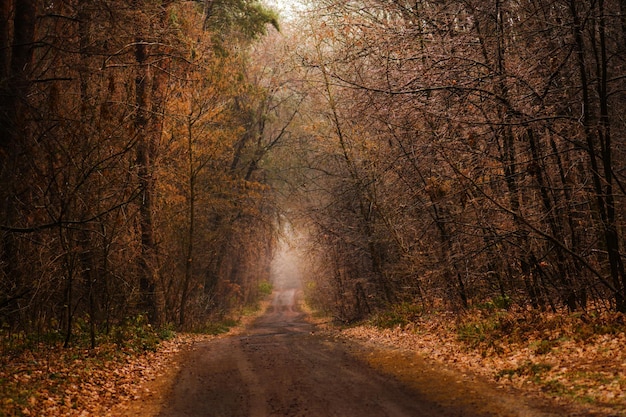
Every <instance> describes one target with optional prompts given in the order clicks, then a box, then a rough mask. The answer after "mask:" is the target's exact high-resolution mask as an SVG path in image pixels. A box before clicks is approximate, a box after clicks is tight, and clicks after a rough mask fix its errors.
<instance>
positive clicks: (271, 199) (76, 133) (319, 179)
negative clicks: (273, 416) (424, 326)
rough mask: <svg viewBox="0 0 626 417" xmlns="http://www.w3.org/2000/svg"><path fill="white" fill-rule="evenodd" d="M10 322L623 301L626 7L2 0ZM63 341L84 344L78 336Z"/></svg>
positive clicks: (1, 121)
mask: <svg viewBox="0 0 626 417" xmlns="http://www.w3.org/2000/svg"><path fill="white" fill-rule="evenodd" d="M1 7H2V10H1V11H0V13H1V15H0V43H1V44H0V54H1V55H0V97H1V100H0V213H1V215H0V325H1V326H2V332H3V335H22V336H20V337H23V335H37V336H38V337H43V335H49V334H53V333H54V334H56V335H57V337H58V340H59V342H60V343H62V344H63V345H65V346H66V347H68V346H71V345H72V344H74V343H75V338H77V337H83V336H84V335H88V340H89V343H90V344H91V346H92V347H94V346H96V345H97V344H98V340H99V338H100V337H101V336H103V335H107V334H108V333H109V332H111V331H112V329H114V328H116V327H118V326H120V325H121V324H122V323H124V322H127V321H128V320H145V321H146V323H150V324H151V325H153V326H166V325H169V326H173V327H174V328H176V329H184V330H190V329H200V328H202V326H205V325H206V323H208V322H210V321H214V320H218V319H221V318H223V317H225V316H227V315H228V314H230V313H232V312H233V311H236V310H238V309H242V308H244V307H245V306H249V305H254V304H255V303H256V302H257V301H258V300H259V299H260V297H262V296H263V295H264V294H265V293H266V292H267V287H268V285H270V284H269V282H270V264H271V261H272V257H273V255H274V254H275V253H276V251H277V248H278V247H279V245H280V244H283V243H284V242H285V241H288V243H289V244H290V245H294V246H297V247H298V250H300V251H301V253H302V254H303V255H302V256H303V259H306V262H305V264H304V265H303V266H302V267H301V273H302V276H303V280H304V290H305V293H306V297H307V300H308V302H309V304H310V305H311V306H312V307H314V308H316V309H319V310H322V311H325V312H327V313H328V314H330V315H332V316H333V317H335V318H336V319H338V320H339V321H341V322H346V323H347V322H352V321H356V320H361V319H364V318H367V317H369V316H371V315H373V314H375V313H377V312H379V311H381V310H384V309H386V308H389V307H390V306H398V305H405V306H407V305H408V306H412V308H419V309H423V310H429V309H445V310H447V311H452V312H461V311H464V310H467V309H470V308H472V307H475V306H477V305H482V306H485V305H489V306H492V307H493V308H498V309H514V308H522V309H530V310H532V311H552V312H587V311H600V312H622V313H624V312H626V271H625V267H624V254H623V251H624V245H625V244H626V241H625V238H624V237H625V235H626V205H625V204H624V199H625V197H626V147H625V145H626V143H625V142H626V136H624V134H625V132H626V119H625V113H624V112H625V111H626V101H625V99H626V90H625V88H626V76H625V75H626V71H625V68H626V2H624V1H621V0H620V1H618V0H583V1H580V0H516V1H512V0H492V1H488V2H486V1H484V0H463V1H457V0H445V1H408V0H363V1H334V0H317V1H310V2H309V4H308V8H307V9H306V11H304V12H302V13H301V14H299V15H298V16H293V15H292V16H289V17H288V18H284V17H283V18H281V15H280V14H279V13H278V12H277V11H275V10H273V9H272V7H271V6H268V5H263V4H261V3H260V2H258V1H254V0H212V1H211V0H209V1H205V0H203V1H177V0H80V1H79V0H61V1H49V0H19V1H18V0H14V1H4V2H2V6H1ZM76 343H77V342H76Z"/></svg>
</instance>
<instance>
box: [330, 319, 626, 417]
mask: <svg viewBox="0 0 626 417" xmlns="http://www.w3.org/2000/svg"><path fill="white" fill-rule="evenodd" d="M340 334H341V336H342V337H348V338H351V339H357V340H364V341H369V342H374V343H379V344H382V345H385V346H388V347H393V348H401V349H408V350H411V351H415V352H417V353H419V354H421V355H423V356H425V357H427V358H429V359H432V360H435V361H438V362H442V363H444V364H447V365H451V366H453V367H454V368H456V369H459V370H461V371H462V372H473V373H476V374H481V375H483V376H485V377H487V378H488V379H491V380H492V381H494V382H497V383H498V384H503V385H506V384H508V385H512V386H515V387H517V388H521V389H524V390H528V391H534V392H542V393H543V394H544V395H548V396H551V397H553V398H558V399H561V400H563V399H568V400H576V401H579V402H581V403H584V404H585V405H586V406H593V407H594V408H596V409H599V410H603V411H604V412H606V413H607V415H626V334H625V332H624V317H623V316H621V315H612V316H610V315H599V316H597V317H592V318H589V317H585V316H581V315H563V314H546V313H543V314H541V315H538V314H537V313H534V312H533V313H532V314H531V313H523V314H514V313H508V312H496V313H490V314H484V313H480V312H479V313H476V312H475V313H473V314H471V315H467V316H465V317H463V318H462V319H459V318H458V317H457V316H454V315H451V314H450V315H449V314H445V313H444V314H440V315H429V316H426V315H424V316H423V317H421V318H420V319H418V320H414V321H412V322H410V323H408V324H405V325H401V326H396V327H394V328H386V329H381V328H378V327H375V326H373V325H360V326H357V327H350V328H346V329H343V330H341V332H340Z"/></svg>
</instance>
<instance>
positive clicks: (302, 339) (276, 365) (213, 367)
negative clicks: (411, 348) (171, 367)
mask: <svg viewBox="0 0 626 417" xmlns="http://www.w3.org/2000/svg"><path fill="white" fill-rule="evenodd" d="M297 294H298V292H297V291H296V290H295V289H286V290H281V291H275V293H274V296H273V297H274V298H273V303H272V305H271V306H270V307H269V308H268V310H267V312H266V313H265V314H264V315H263V316H261V317H260V318H259V319H257V321H256V322H255V323H254V324H253V325H252V326H250V327H249V328H248V329H247V330H246V331H244V333H242V334H240V335H237V336H230V337H226V338H222V339H217V340H213V341H210V342H206V343H204V344H201V345H200V346H198V347H197V348H196V349H195V350H194V351H193V352H192V353H191V354H190V356H189V358H188V359H187V361H186V363H185V365H184V366H183V368H182V370H181V372H180V374H179V376H178V379H177V381H176V383H175V385H174V387H173V391H172V393H171V399H170V400H169V401H167V402H166V403H167V405H166V407H165V408H164V409H162V410H161V413H160V414H159V416H160V417H270V416H272V417H274V416H275V417H278V416H280V417H332V416H337V417H374V416H376V417H379V416H389V417H409V416H410V417H417V416H425V417H426V416H428V417H452V416H458V417H460V416H463V417H480V416H532V417H535V416H551V415H565V414H558V413H553V412H549V413H544V412H540V411H537V410H534V409H532V408H529V407H528V406H527V404H526V403H522V402H520V399H511V400H506V399H504V398H500V395H501V393H498V392H496V393H495V395H494V394H493V393H490V394H485V395H481V394H476V391H477V385H476V386H475V385H474V384H473V383H472V382H471V381H465V383H464V382H463V381H460V382H459V381H455V382H454V383H452V382H449V381H448V380H447V379H446V378H448V377H449V376H446V375H447V374H438V373H437V372H435V371H433V370H432V369H431V370H428V369H426V367H425V365H424V364H423V363H420V362H419V360H417V362H416V360H411V362H410V365H406V366H413V367H415V366H417V367H418V369H417V371H416V374H417V375H418V378H417V379H416V381H417V382H416V383H415V384H412V385H411V386H412V387H411V388H409V387H408V385H406V386H405V385H404V384H403V383H401V382H400V380H399V379H397V378H395V377H393V376H391V375H390V374H385V373H382V372H379V371H376V370H374V369H373V368H372V367H370V366H369V365H367V363H366V361H364V360H363V357H364V355H367V354H368V352H369V350H368V349H366V348H364V347H363V346H361V347H358V346H357V345H356V344H351V343H350V342H347V341H342V340H336V339H335V338H332V337H329V336H324V335H318V334H317V332H316V330H315V327H314V326H313V325H312V324H310V323H308V322H307V321H306V315H305V314H304V313H303V312H302V311H300V309H299V308H298V307H297V306H298V303H297V302H296V301H297V300H296V298H297ZM369 354H371V353H369ZM389 357H390V358H392V359H393V358H394V357H393V355H391V356H389ZM400 359H401V358H400ZM393 360H395V359H393ZM407 363H408V362H407ZM401 366H402V365H401ZM419 367H424V369H423V372H422V370H421V369H420V368H419ZM470 385H471V386H470ZM420 387H421V388H420ZM448 391H449V392H448ZM435 392H436V393H438V394H437V395H434V394H433V393H435ZM450 392H452V394H450ZM442 393H443V395H441V394H442ZM486 402H490V403H492V404H491V405H488V406H485V403H486Z"/></svg>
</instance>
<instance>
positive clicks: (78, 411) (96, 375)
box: [0, 301, 267, 417]
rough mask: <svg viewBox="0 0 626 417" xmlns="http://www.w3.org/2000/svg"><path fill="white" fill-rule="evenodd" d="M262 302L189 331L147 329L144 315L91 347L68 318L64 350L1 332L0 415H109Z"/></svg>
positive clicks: (53, 336)
mask: <svg viewBox="0 0 626 417" xmlns="http://www.w3.org/2000/svg"><path fill="white" fill-rule="evenodd" d="M266 304H267V302H266V301H261V302H260V303H259V304H257V305H254V306H250V307H246V308H242V309H240V311H239V312H236V314H235V316H227V317H223V318H221V319H214V320H212V321H209V322H206V323H205V324H203V325H201V326H197V327H196V328H195V329H194V331H193V332H190V333H179V332H176V331H174V326H173V325H166V326H163V327H160V328H154V327H152V326H151V325H150V324H148V322H147V320H145V318H144V317H143V316H137V317H133V318H129V319H127V320H126V321H124V322H123V323H120V324H119V325H117V326H114V327H112V328H111V329H110V331H109V333H108V334H100V335H98V339H97V342H98V344H97V347H96V348H94V349H90V337H89V333H88V327H87V326H86V325H85V324H84V323H81V322H77V323H75V329H74V337H73V339H72V341H73V344H72V347H70V348H63V347H62V346H63V337H62V335H61V334H60V333H58V332H51V333H46V334H39V335H26V334H23V333H8V332H6V331H2V332H0V417H23V416H41V417H53V416H78V417H84V416H108V415H109V414H108V413H109V411H110V409H111V408H112V407H113V406H115V405H119V404H120V403H124V402H128V401H131V400H132V399H134V398H136V397H138V396H139V395H140V386H141V384H142V383H143V382H145V381H149V380H152V379H154V378H155V377H156V376H157V375H158V374H160V373H162V372H165V371H164V370H165V369H166V368H167V367H168V366H170V365H169V363H170V362H169V361H170V360H171V359H172V358H173V356H174V355H175V354H176V353H177V352H179V351H181V350H183V349H187V348H189V347H190V346H191V345H192V344H194V343H196V342H199V341H203V340H211V339H212V338H214V337H215V336H217V335H220V334H224V333H228V332H236V331H238V329H239V328H240V327H242V326H244V325H245V324H246V323H247V322H249V321H251V320H253V319H254V318H255V317H256V316H257V315H258V314H260V312H262V311H263V310H264V308H265V306H266Z"/></svg>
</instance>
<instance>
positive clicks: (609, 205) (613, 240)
mask: <svg viewBox="0 0 626 417" xmlns="http://www.w3.org/2000/svg"><path fill="white" fill-rule="evenodd" d="M576 5H577V2H576V1H575V0H570V2H569V8H570V13H571V15H572V19H573V23H574V25H573V30H574V40H575V44H576V55H577V58H578V72H579V77H580V83H581V92H582V106H583V124H584V134H585V140H586V144H587V149H586V151H587V155H588V158H589V163H590V166H591V176H592V179H593V187H594V192H595V199H596V204H597V210H598V214H599V217H600V221H601V226H602V235H603V239H604V244H605V245H606V249H607V252H608V262H609V269H610V272H611V278H612V281H613V285H614V298H615V304H616V308H617V310H618V311H621V312H626V294H625V293H624V288H625V286H626V276H625V273H624V272H625V271H624V264H623V262H622V259H621V255H620V249H619V243H620V241H619V235H618V231H617V224H616V215H615V201H614V197H613V170H612V162H613V161H612V144H611V132H610V120H609V112H608V90H607V81H608V73H607V65H608V58H607V52H606V41H605V33H604V24H605V16H604V9H603V6H604V1H602V0H600V1H599V6H598V7H599V17H600V23H599V36H600V45H596V46H597V47H599V49H600V55H599V56H596V59H597V60H598V66H597V68H598V70H599V74H598V80H597V82H598V87H597V88H598V98H599V101H600V103H599V107H600V108H599V117H600V120H599V123H598V124H597V126H598V128H597V135H596V134H594V130H593V127H592V126H593V124H594V120H593V119H594V118H593V114H592V112H591V109H593V108H594V105H593V102H592V98H591V97H592V92H591V84H590V82H589V76H588V74H587V71H588V68H587V65H588V64H587V60H586V57H585V41H584V37H583V35H584V34H583V27H582V22H581V18H580V15H579V11H578V8H577V6H576ZM598 146H600V155H598V150H597V147H598ZM600 163H602V165H603V169H602V168H601V167H600Z"/></svg>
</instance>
